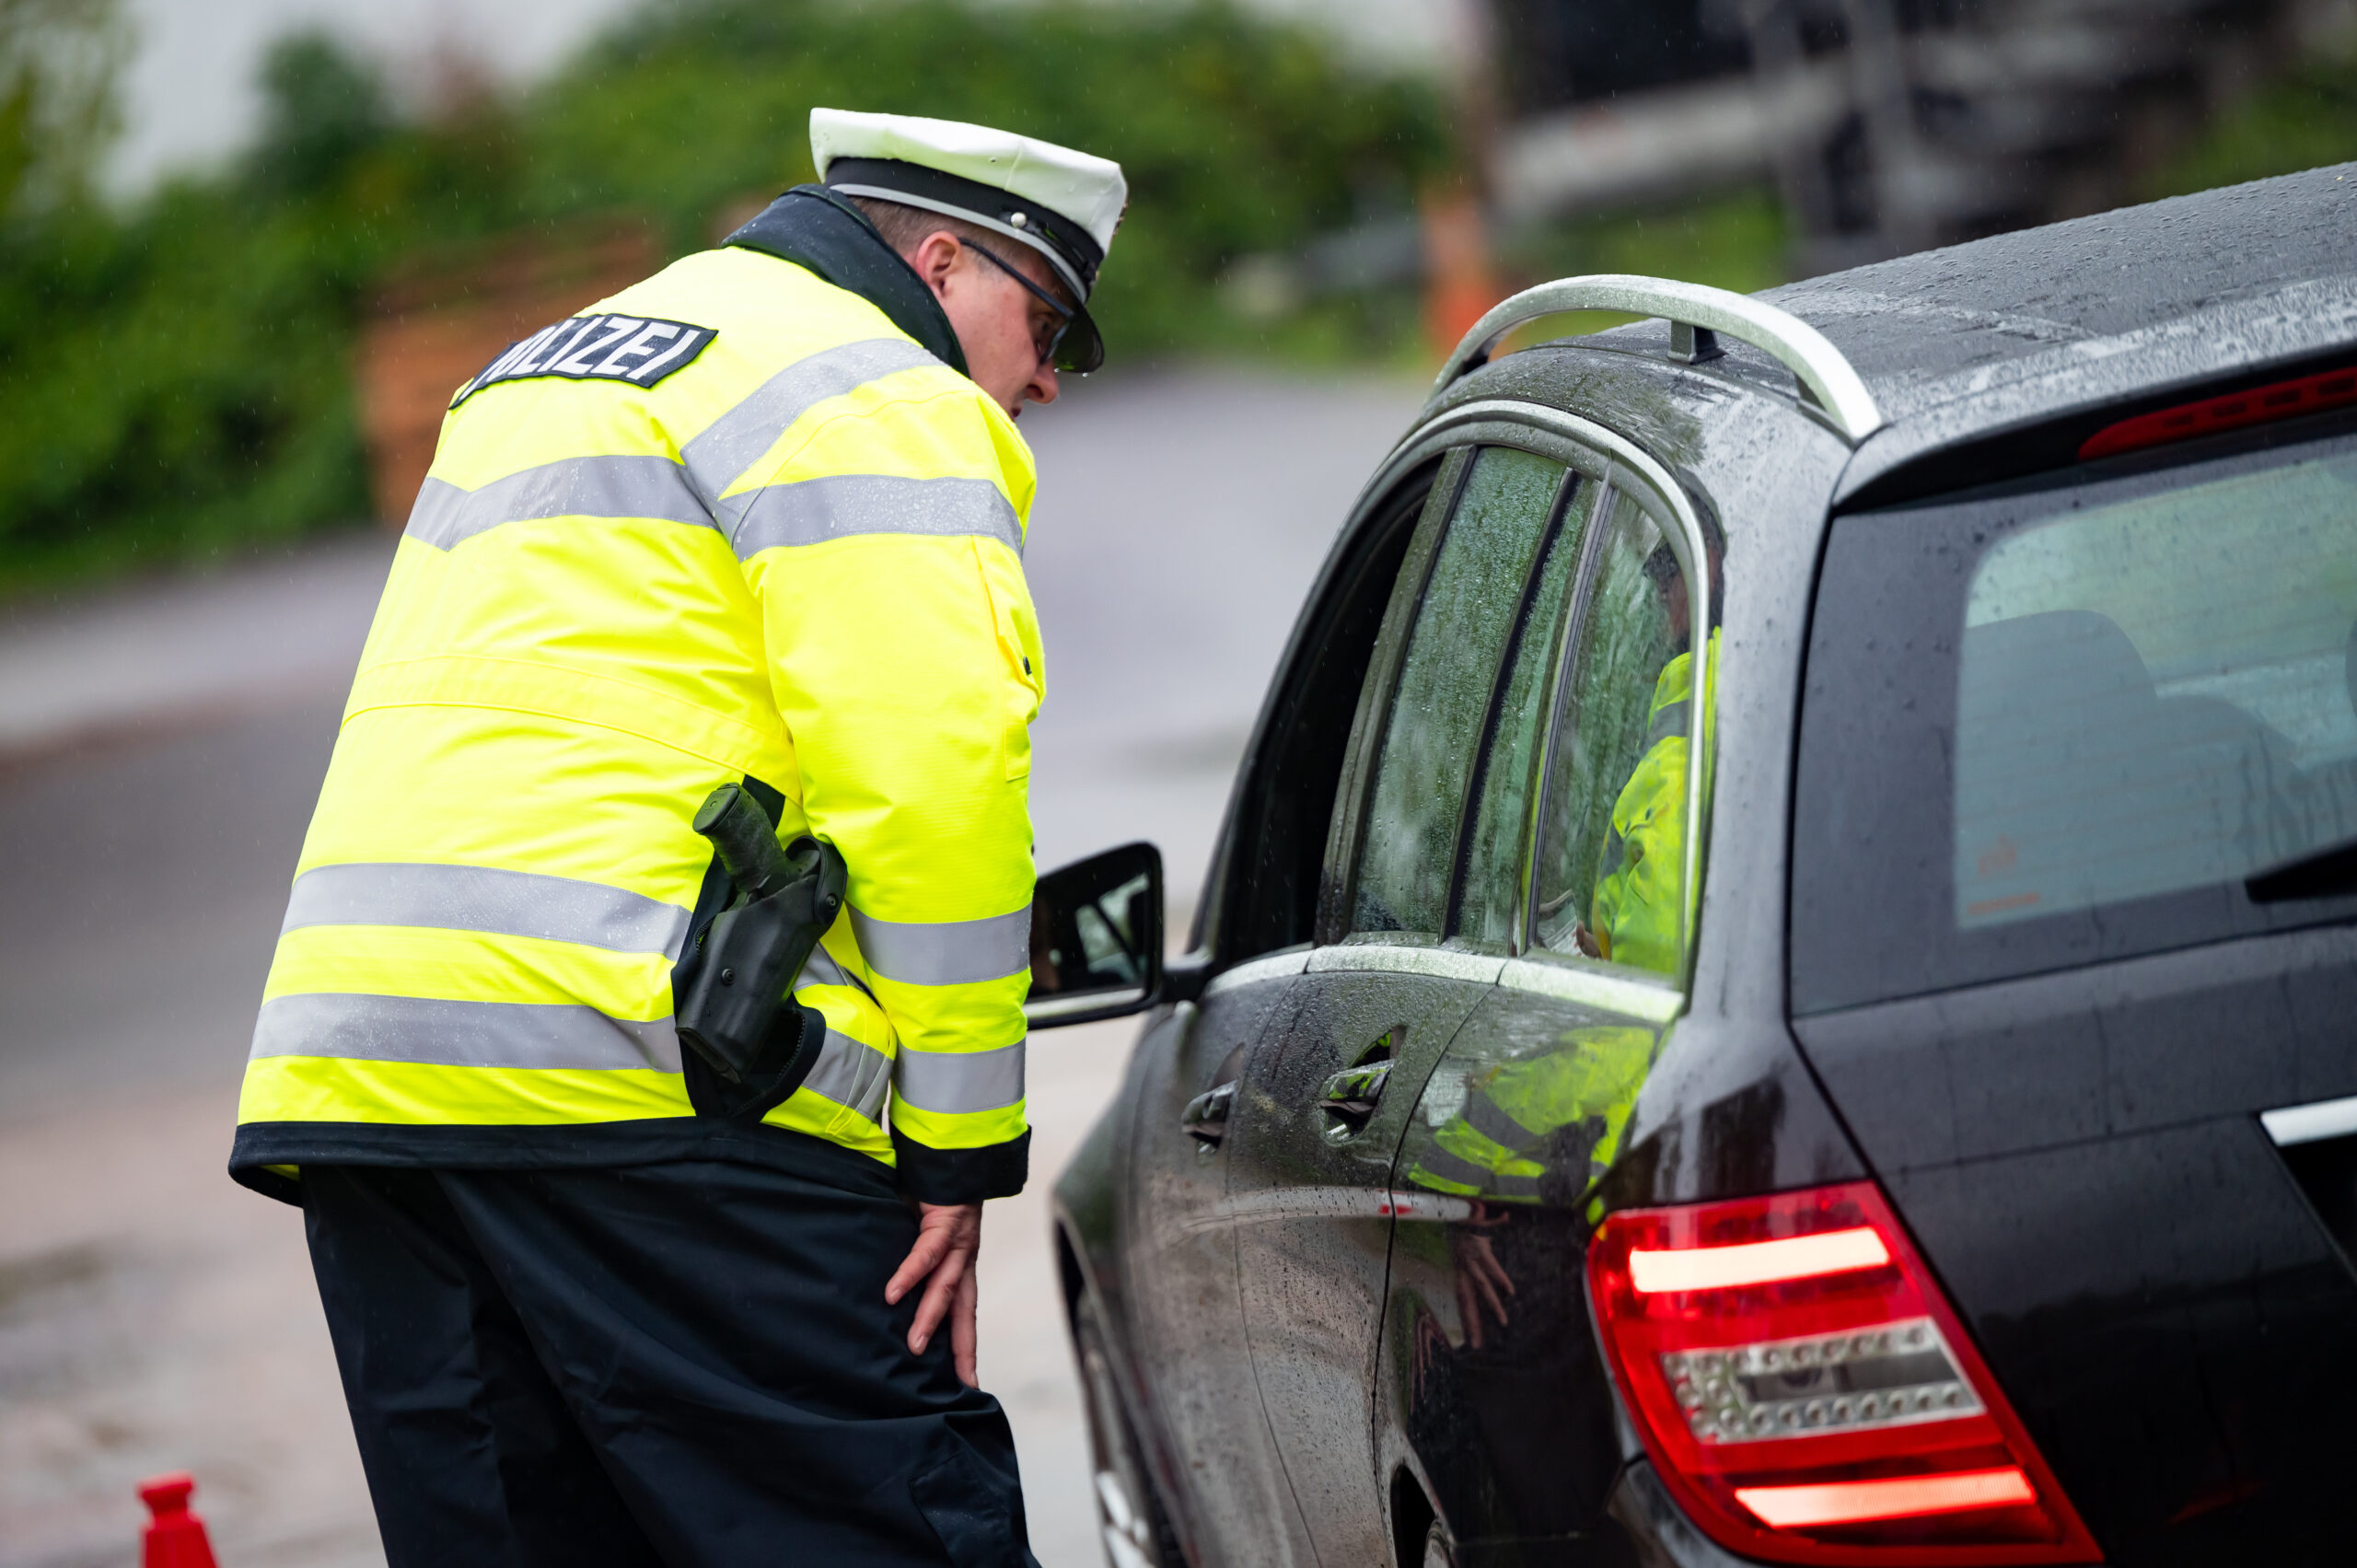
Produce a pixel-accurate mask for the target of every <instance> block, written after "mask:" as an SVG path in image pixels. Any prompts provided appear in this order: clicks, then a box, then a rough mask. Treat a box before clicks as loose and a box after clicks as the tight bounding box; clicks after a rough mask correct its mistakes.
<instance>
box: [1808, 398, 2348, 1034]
mask: <svg viewBox="0 0 2357 1568" xmlns="http://www.w3.org/2000/svg"><path fill="white" fill-rule="evenodd" d="M2352 837H2357V441H2352V440H2351V438H2350V437H2348V436H2335V437H2332V438H2329V439H2323V440H2311V441H2308V442H2305V443H2303V444H2299V445H2295V446H2281V445H2279V446H2274V447H2266V448H2262V449H2258V450H2244V451H2241V452H2237V453H2235V454H2233V455H2229V456H2219V457H2213V458H2212V459H2208V460H2196V461H2183V460H2178V461H2174V462H2172V461H2168V460H2166V459H2154V458H2150V457H2146V458H2141V459H2132V460H2125V461H2122V462H2119V463H2114V464H2110V465H2096V466H2091V467H2090V468H2089V469H2087V470H2079V471H2078V473H2076V474H2074V475H2073V477H2072V479H2071V480H2069V481H2066V482H2059V483H2058V482H2047V483H2043V484H2022V485H2015V486H2010V487H2005V488H2003V489H1992V490H1990V491H1987V492H1983V493H1980V494H1968V495H1964V496H1958V497H1955V498H1952V499H1948V500H1944V501H1933V502H1930V503H1924V504H1919V505H1910V506H1907V507H1901V508H1894V509H1890V510H1887V511H1880V512H1868V513H1861V514H1856V515H1853V516H1850V517H1842V518H1840V519H1838V520H1837V521H1836V522H1835V524H1834V527H1833V531H1832V535H1831V539H1830V540H1829V545H1828V550H1827V557H1826V564H1825V571H1824V574H1823V575H1822V577H1821V578H1820V581H1819V587H1818V591H1817V606H1816V611H1815V619H1814V622H1813V626H1812V633H1811V638H1810V651H1809V665H1808V675H1807V680H1806V688H1805V696H1804V702H1803V714H1802V741H1801V759H1800V773H1799V779H1798V788H1797V795H1796V798H1795V807H1794V877H1793V910H1792V918H1793V980H1794V1007H1795V1009H1796V1010H1798V1011H1801V1012H1815V1011H1822V1010H1825V1009H1828V1008H1832V1007H1840V1006H1846V1005H1855V1004H1858V1003H1863V1002H1869V1001H1875V1000H1880V999H1883V998H1887V997H1892V996H1903V995H1912V994H1918V993H1922V992H1927V991H1934V990H1939V989H1943V988H1945V987H1948V986H1954V985H1958V984H1966V983H1971V982H1974V981H1985V980H1991V979H1997V978H2002V977H2005V976H2010V975H2017V974H2026V973H2031V972H2036V971H2038V970H2052V969H2058V968H2066V967H2070V966H2072V965H2074V964H2079V963H2084V962H2090V961H2095V960H2098V959H2103V958H2119V957H2125V956H2128V955H2131V954H2134V953H2142V952H2153V951H2158V950H2162V949H2165V948H2169V947H2182V946H2187V945H2190V944H2193V943H2198V942H2204V941H2212V940H2215V939H2218V938H2221V937H2224V936H2230V935H2243V934H2248V933H2252V932H2257V931H2264V930H2270V929H2278V928H2281V927H2283V926H2286V925H2293V924H2302V923H2313V922H2316V921H2318V920H2326V919H2343V918H2347V917H2348V916H2349V915H2350V914H2351V912H2352V909H2357V900H2351V899H2350V898H2348V897H2346V896H2329V897H2325V898H2300V899H2292V900H2277V901H2254V900H2253V899H2252V898H2251V897H2250V893H2249V889H2247V887H2246V885H2245V879H2246V878H2247V877H2251V876H2252V875H2253V874H2254V873H2258V872H2263V871H2266V870H2268V869H2270V868H2273V867H2279V866H2282V865H2285V864H2286V863H2289V862H2294V861H2297V860H2299V859H2301V858H2302V857H2304V856H2306V855H2310V854H2315V853H2316V852H2317V851H2318V850H2320V849H2324V848H2326V847H2328V846H2331V845H2334V844H2337V843H2340V842H2344V841H2347V840H2349V839H2351V838H2352ZM2331 891H2332V892H2333V893H2334V894H2338V893H2339V889H2338V888H2335V889H2331Z"/></svg>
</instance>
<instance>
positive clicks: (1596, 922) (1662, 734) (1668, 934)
mask: <svg viewBox="0 0 2357 1568" xmlns="http://www.w3.org/2000/svg"><path fill="white" fill-rule="evenodd" d="M1702 530H1703V544H1704V549H1705V551H1706V552H1707V553H1708V557H1709V565H1710V575H1711V615H1710V635H1709V637H1708V639H1707V643H1706V645H1707V649H1708V652H1707V655H1706V656H1707V657H1708V658H1709V660H1710V669H1711V679H1710V683H1709V684H1710V692H1711V693H1715V692H1716V691H1718V687H1719V682H1718V668H1719V633H1718V625H1719V610H1720V605H1721V603H1722V600H1723V596H1722V593H1721V585H1720V573H1719V563H1720V561H1721V559H1722V558H1723V557H1724V554H1725V552H1726V542H1725V540H1724V537H1723V536H1722V535H1721V534H1720V532H1719V529H1718V525H1717V524H1716V523H1714V522H1713V521H1712V520H1711V519H1710V518H1708V517H1704V518H1703V519H1702ZM1645 575H1646V576H1648V577H1650V578H1652V579H1653V583H1654V587H1655V590H1656V591H1657V592H1659V593H1660V595H1661V599H1662V608H1663V611H1664V613H1665V614H1666V616H1667V617H1668V621H1669V626H1668V633H1669V640H1670V642H1671V644H1672V645H1673V646H1676V647H1677V648H1678V656H1676V657H1675V658H1672V659H1671V660H1670V661H1669V662H1668V663H1667V664H1666V665H1664V666H1663V667H1662V671H1661V674H1660V675H1659V676H1658V677H1657V678H1656V679H1655V681H1654V700H1653V703H1652V706H1651V708H1650V709H1649V710H1648V713H1647V724H1646V730H1645V749H1644V752H1643V756H1642V757H1640V758H1639V760H1638V762H1637V767H1636V771H1635V772H1632V773H1631V774H1630V775H1629V782H1628V783H1627V784H1625V785H1623V786H1622V787H1621V790H1620V798H1619V799H1618V800H1615V801H1614V802H1613V803H1612V831H1611V836H1610V837H1609V838H1608V839H1607V840H1606V841H1605V846H1604V857H1603V862H1602V864H1603V865H1605V866H1606V867H1607V869H1606V870H1605V871H1604V873H1603V874H1602V875H1601V876H1599V877H1597V878H1596V897H1595V898H1594V900H1592V901H1591V902H1590V904H1589V906H1588V918H1587V921H1586V923H1584V924H1583V925H1581V926H1579V927H1578V929H1577V931H1576V932H1575V934H1574V939H1575V940H1576V941H1577V942H1578V943H1579V947H1580V951H1582V952H1584V953H1585V954H1587V955H1588V956H1589V957H1590V958H1610V959H1612V960H1613V961H1614V962H1616V963H1623V964H1630V965H1633V966H1634V967H1636V968H1638V969H1644V970H1654V971H1655V973H1657V974H1672V975H1674V974H1676V973H1677V972H1678V967H1679V963H1680V960H1681V959H1682V958H1683V956H1684V940H1683V938H1684V926H1685V911H1686V900H1685V896H1684V894H1685V871H1686V765H1687V759H1688V757H1689V748H1690V746H1691V744H1692V742H1691V741H1690V740H1689V737H1690V736H1691V735H1692V734H1693V733H1694V717H1695V715H1694V712H1693V708H1694V701H1693V698H1694V650H1693V635H1694V633H1693V624H1694V617H1693V610H1692V606H1691V605H1690V604H1689V602H1688V597H1687V587H1686V575H1685V573H1683V572H1682V571H1680V570H1679V569H1678V557H1677V556H1676V555H1674V554H1673V553H1671V552H1670V548H1669V546H1668V544H1667V543H1666V542H1665V543H1662V544H1659V545H1656V546H1655V547H1654V552H1653V553H1652V554H1651V555H1649V556H1647V557H1646V558H1645ZM1708 703H1709V694H1708V693H1706V696H1705V708H1704V712H1703V713H1702V714H1701V723H1702V732H1703V745H1704V751H1703V755H1704V758H1705V766H1707V765H1708V758H1709V754H1710V753H1709V741H1710V731H1711V725H1712V714H1711V713H1710V711H1709V706H1708Z"/></svg>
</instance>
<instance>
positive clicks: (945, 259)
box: [906, 228, 966, 295]
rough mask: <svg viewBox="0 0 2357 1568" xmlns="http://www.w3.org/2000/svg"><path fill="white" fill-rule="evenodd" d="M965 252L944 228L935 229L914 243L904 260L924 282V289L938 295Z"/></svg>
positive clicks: (963, 247)
mask: <svg viewBox="0 0 2357 1568" xmlns="http://www.w3.org/2000/svg"><path fill="white" fill-rule="evenodd" d="M965 251H966V247H965V246H964V245H962V244H960V243H959V242H958V237H957V236H956V235H954V234H952V233H950V232H949V231H948V230H947V229H946V228H936V229H935V230H934V231H933V232H932V233H931V234H928V235H926V236H925V237H924V238H923V239H920V240H918V241H917V242H916V245H915V248H914V249H912V250H910V251H909V252H908V255H907V258H906V260H907V261H908V263H909V265H910V266H911V267H914V268H915V269H916V273H917V276H919V277H921V278H923V280H924V285H925V287H927V288H929V289H931V290H933V292H934V293H935V295H938V294H940V293H941V292H942V289H943V287H944V285H946V283H947V281H948V278H949V274H950V273H953V272H955V271H956V270H957V268H958V262H959V261H962V260H964V258H965Z"/></svg>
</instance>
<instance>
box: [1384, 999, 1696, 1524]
mask: <svg viewBox="0 0 2357 1568" xmlns="http://www.w3.org/2000/svg"><path fill="white" fill-rule="evenodd" d="M1654 1044H1655V1033H1654V1031H1653V1030H1652V1029H1649V1028H1637V1027H1622V1026H1609V1025H1608V1026H1602V1027H1597V1028H1582V1029H1573V1030H1572V1031H1570V1032H1569V1033H1567V1034H1565V1035H1564V1036H1562V1040H1560V1041H1559V1042H1558V1045H1557V1047H1556V1048H1555V1049H1553V1050H1550V1051H1548V1052H1546V1053H1545V1054H1544V1055H1541V1056H1536V1057H1530V1058H1526V1059H1524V1060H1521V1061H1513V1062H1507V1063H1502V1064H1500V1065H1498V1066H1496V1067H1492V1068H1490V1069H1488V1070H1486V1071H1484V1072H1481V1073H1479V1074H1475V1075H1474V1076H1473V1077H1472V1078H1471V1079H1469V1081H1468V1082H1467V1084H1466V1095H1465V1104H1464V1106H1463V1107H1462V1108H1461V1109H1459V1110H1458V1111H1457V1114H1455V1115H1454V1116H1452V1117H1450V1118H1449V1119H1448V1121H1446V1122H1444V1123H1443V1124H1442V1125H1441V1127H1440V1128H1439V1129H1438V1130H1437V1132H1435V1133H1434V1136H1433V1139H1432V1141H1431V1142H1430V1143H1428V1144H1425V1145H1424V1146H1423V1147H1422V1149H1421V1150H1419V1151H1418V1152H1417V1153H1416V1155H1415V1156H1413V1158H1412V1159H1411V1163H1410V1165H1409V1168H1408V1179H1410V1180H1411V1181H1412V1182H1414V1183H1416V1184H1417V1185H1418V1186H1420V1187H1423V1188H1426V1189H1428V1190H1430V1191H1438V1192H1446V1193H1449V1194H1451V1195H1453V1196H1458V1197H1466V1198H1469V1199H1471V1200H1472V1202H1471V1203H1470V1205H1469V1209H1470V1212H1469V1214H1467V1215H1466V1216H1465V1217H1463V1218H1462V1219H1451V1220H1448V1221H1446V1222H1445V1224H1446V1231H1447V1246H1446V1264H1445V1266H1446V1269H1447V1271H1448V1276H1449V1284H1450V1287H1451V1290H1452V1291H1453V1293H1454V1295H1455V1296H1456V1302H1457V1333H1458V1342H1457V1343H1451V1342H1450V1336H1449V1334H1448V1332H1447V1330H1446V1328H1445V1327H1444V1326H1443V1324H1442V1322H1441V1320H1440V1319H1439V1318H1436V1317H1434V1316H1431V1315H1429V1314H1427V1315H1426V1316H1424V1317H1422V1318H1421V1320H1419V1321H1418V1322H1416V1323H1415V1324H1414V1325H1413V1328H1412V1330H1411V1332H1412V1334H1413V1336H1414V1344H1415V1350H1414V1360H1413V1365H1412V1369H1411V1370H1412V1376H1411V1388H1410V1395H1411V1401H1410V1409H1409V1413H1408V1423H1407V1424H1408V1435H1409V1438H1410V1441H1411V1442H1412V1443H1413V1444H1415V1446H1416V1448H1417V1451H1418V1452H1419V1453H1420V1454H1422V1455H1423V1456H1424V1458H1425V1459H1426V1463H1427V1465H1428V1467H1430V1468H1431V1469H1433V1470H1434V1472H1435V1473H1434V1476H1433V1480H1434V1483H1435V1484H1436V1485H1437V1486H1439V1487H1440V1488H1441V1489H1442V1491H1443V1493H1450V1492H1452V1491H1454V1490H1455V1489H1456V1486H1457V1483H1458V1482H1460V1481H1463V1482H1465V1483H1467V1484H1471V1481H1470V1477H1471V1476H1472V1474H1473V1473H1474V1472H1476V1471H1480V1470H1483V1469H1486V1470H1487V1471H1488V1472H1489V1473H1490V1475H1491V1477H1492V1481H1493V1483H1494V1486H1493V1490H1492V1493H1491V1495H1490V1496H1489V1498H1488V1501H1487V1502H1486V1503H1485V1504H1484V1507H1485V1508H1486V1509H1487V1510H1488V1511H1489V1512H1490V1513H1492V1516H1493V1517H1492V1523H1493V1524H1494V1525H1497V1526H1499V1527H1504V1528H1508V1529H1511V1530H1512V1531H1513V1532H1514V1533H1515V1534H1520V1535H1532V1536H1546V1535H1560V1534H1563V1533H1566V1532H1568V1531H1572V1530H1576V1529H1579V1528H1581V1527H1585V1525H1586V1524H1587V1523H1589V1522H1590V1519H1591V1517H1592V1509H1593V1508H1594V1507H1595V1506H1596V1505H1597V1504H1598V1503H1599V1502H1600V1500H1599V1499H1596V1498H1587V1497H1580V1496H1575V1495H1573V1493H1572V1489H1570V1488H1569V1487H1567V1486H1566V1485H1565V1477H1566V1476H1567V1475H1574V1476H1577V1475H1594V1474H1597V1473H1600V1472H1601V1471H1604V1470H1608V1469H1610V1465H1609V1463H1608V1458H1609V1452H1610V1450H1611V1449H1612V1447H1613V1446H1614V1445H1615V1442H1616V1439H1615V1438H1614V1436H1613V1434H1612V1431H1611V1427H1610V1423H1609V1422H1608V1421H1606V1420H1604V1419H1603V1417H1602V1413H1601V1412H1602V1407H1600V1406H1588V1405H1584V1404H1583V1402H1582V1401H1581V1400H1580V1399H1579V1397H1578V1391H1579V1390H1580V1389H1581V1388H1593V1387H1595V1386H1596V1381H1595V1380H1596V1376H1598V1374H1599V1372H1600V1368H1599V1367H1597V1366H1596V1365H1595V1362H1594V1346H1595V1341H1594V1339H1593V1338H1592V1336H1590V1335H1589V1334H1588V1333H1587V1332H1586V1331H1585V1330H1586V1324H1585V1319H1584V1318H1583V1317H1582V1315H1581V1311H1580V1304H1581V1303H1582V1302H1583V1300H1584V1299H1585V1298H1584V1296H1583V1295H1582V1294H1581V1290H1580V1282H1579V1277H1578V1276H1579V1269H1578V1263H1577V1260H1578V1259H1579V1257H1580V1255H1581V1252H1580V1248H1579V1246H1578V1237H1575V1236H1574V1235H1573V1234H1572V1233H1573V1231H1574V1230H1575V1229H1576V1228H1577V1226H1578V1225H1579V1223H1580V1222H1579V1221H1578V1219H1577V1217H1576V1216H1575V1215H1573V1214H1567V1213H1565V1212H1564V1210H1565V1209H1566V1208H1567V1207H1568V1206H1569V1205H1570V1204H1572V1203H1574V1202H1577V1201H1578V1200H1579V1197H1580V1195H1581V1194H1582V1193H1583V1192H1584V1191H1585V1190H1586V1189H1587V1187H1588V1186H1589V1184H1590V1183H1591V1182H1592V1181H1593V1180H1594V1179H1595V1178H1596V1177H1597V1176H1599V1175H1601V1174H1602V1173H1603V1171H1604V1170H1605V1169H1606V1168H1607V1167H1608V1166H1610V1164H1611V1163H1612V1160H1613V1158H1614V1157H1615V1156H1616V1155H1617V1154H1618V1153H1619V1151H1620V1135H1621V1132H1622V1131H1623V1129H1625V1128H1626V1127H1627V1125H1628V1121H1629V1113H1630V1111H1631V1109H1633V1108H1634V1106H1635V1105H1636V1101H1637V1091H1638V1089H1639V1088H1640V1087H1642V1086H1643V1083H1644V1077H1645V1073H1646V1070H1647V1069H1648V1068H1649V1067H1650V1066H1651V1065H1652V1062H1653V1053H1654ZM1542 1203H1545V1204H1547V1205H1550V1207H1548V1208H1545V1209H1542V1208H1541V1207H1540V1205H1541V1204H1542ZM1436 1261H1437V1260H1436ZM1444 1299H1446V1298H1444ZM1567 1411H1573V1412H1578V1411H1585V1412H1586V1413H1587V1414H1589V1415H1590V1416H1591V1417H1593V1419H1591V1420H1587V1421H1585V1422H1583V1421H1580V1420H1578V1419H1576V1416H1574V1418H1573V1420H1572V1421H1571V1422H1570V1424H1569V1426H1568V1427H1567V1426H1566V1413H1565V1412H1567ZM1567 1466H1568V1467H1569V1468H1568V1469H1567V1468H1566V1467H1567ZM1459 1468H1463V1469H1465V1470H1466V1474H1465V1475H1463V1476H1459V1475H1457V1474H1456V1473H1454V1471H1455V1470H1457V1469H1459ZM1442 1471H1449V1472H1451V1473H1447V1474H1443V1473H1439V1472H1442ZM1455 1501H1456V1499H1454V1498H1451V1497H1446V1496H1445V1497H1444V1502H1445V1503H1453V1502H1455Z"/></svg>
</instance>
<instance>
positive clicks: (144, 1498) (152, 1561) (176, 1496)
mask: <svg viewBox="0 0 2357 1568" xmlns="http://www.w3.org/2000/svg"><path fill="white" fill-rule="evenodd" d="M195 1490H196V1478H195V1477H194V1476H192V1475H188V1474H186V1473H182V1474H179V1475H159V1476H157V1477H154V1478H153V1479H151V1480H148V1481H141V1482H140V1483H139V1501H141V1502H142V1503H145V1504H147V1512H148V1513H149V1514H150V1515H152V1516H153V1517H151V1518H150V1519H149V1520H148V1521H147V1531H146V1535H145V1539H143V1540H142V1542H141V1544H140V1554H139V1562H140V1568H217V1565H216V1564H215V1562H214V1561H213V1543H212V1542H211V1541H209V1540H207V1539H204V1521H203V1519H200V1518H198V1517H197V1516H195V1515H194V1514H192V1513H190V1512H189V1511H188V1494H189V1493H192V1492H194V1491H195Z"/></svg>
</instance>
